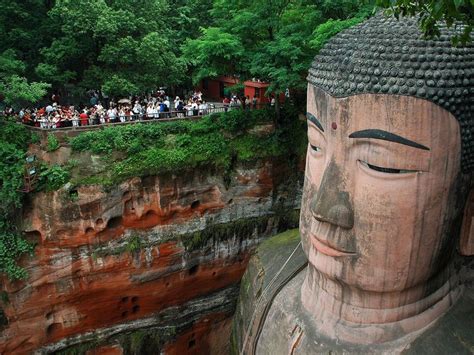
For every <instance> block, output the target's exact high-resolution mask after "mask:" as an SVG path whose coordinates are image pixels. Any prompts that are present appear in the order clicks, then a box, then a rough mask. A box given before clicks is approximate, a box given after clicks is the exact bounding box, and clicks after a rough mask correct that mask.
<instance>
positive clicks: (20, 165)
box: [0, 122, 33, 280]
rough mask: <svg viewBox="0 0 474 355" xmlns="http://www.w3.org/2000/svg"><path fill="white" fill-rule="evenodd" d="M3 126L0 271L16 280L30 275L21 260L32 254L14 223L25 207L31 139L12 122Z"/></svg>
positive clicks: (0, 133)
mask: <svg viewBox="0 0 474 355" xmlns="http://www.w3.org/2000/svg"><path fill="white" fill-rule="evenodd" d="M0 126H1V127H0V200H1V201H2V203H1V204H0V272H3V273H5V274H7V276H8V277H9V278H10V279H12V280H17V279H23V278H25V277H26V276H27V273H26V270H25V269H23V268H22V267H21V266H19V265H18V259H19V258H20V257H21V256H22V255H24V254H27V253H32V252H33V245H32V244H30V243H29V242H28V241H26V240H25V239H24V238H23V236H22V235H21V234H20V233H19V232H18V230H17V228H16V225H15V223H14V221H15V218H14V217H15V212H16V211H18V210H19V209H20V208H21V204H22V197H23V196H22V192H21V190H22V188H23V172H24V161H25V156H26V150H27V148H28V144H29V143H30V141H31V139H32V137H31V134H30V133H29V132H28V131H27V130H26V129H25V128H24V127H23V126H20V125H17V124H14V123H10V122H7V123H5V122H3V123H2V122H0Z"/></svg>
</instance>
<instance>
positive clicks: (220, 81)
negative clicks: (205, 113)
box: [199, 76, 285, 103]
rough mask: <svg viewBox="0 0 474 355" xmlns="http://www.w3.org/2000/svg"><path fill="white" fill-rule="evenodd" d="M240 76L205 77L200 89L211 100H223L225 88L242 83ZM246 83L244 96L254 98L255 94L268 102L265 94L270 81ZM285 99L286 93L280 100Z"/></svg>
mask: <svg viewBox="0 0 474 355" xmlns="http://www.w3.org/2000/svg"><path fill="white" fill-rule="evenodd" d="M240 83H241V82H240V81H239V79H238V78H233V77H230V76H219V77H217V78H213V79H204V80H202V81H201V84H200V85H199V89H200V90H201V91H202V93H203V94H204V96H205V97H207V98H208V99H209V100H217V101H221V100H222V99H223V98H224V89H225V88H226V87H231V86H235V85H238V84H240ZM243 84H244V92H243V94H244V96H248V97H249V98H250V99H252V98H253V97H254V96H256V97H257V102H258V103H268V97H266V96H265V93H266V91H267V88H268V87H269V86H270V84H269V83H264V82H260V81H253V80H247V81H244V82H243ZM284 100H285V95H284V94H281V95H280V102H283V101H284Z"/></svg>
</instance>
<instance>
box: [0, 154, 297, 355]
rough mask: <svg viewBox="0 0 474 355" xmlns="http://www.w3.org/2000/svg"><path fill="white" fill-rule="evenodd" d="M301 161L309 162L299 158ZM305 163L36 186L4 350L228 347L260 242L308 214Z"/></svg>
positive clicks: (9, 289)
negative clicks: (303, 210)
mask: <svg viewBox="0 0 474 355" xmlns="http://www.w3.org/2000/svg"><path fill="white" fill-rule="evenodd" d="M300 166H301V164H300ZM301 185H302V172H301V168H295V164H290V163H289V162H287V161H283V160H280V161H276V160H266V161H259V162H255V163H249V164H247V165H245V166H244V165H240V166H238V167H236V168H235V169H234V170H233V171H232V172H230V173H229V172H226V173H225V174H224V173H223V172H219V171H212V170H206V169H199V170H194V171H188V172H181V173H179V174H176V175H172V174H165V175H160V176H149V177H145V178H135V179H132V180H129V181H126V182H124V183H122V184H121V185H119V186H116V187H114V188H112V189H110V190H104V188H102V187H101V186H97V185H93V186H84V187H79V188H77V189H74V188H71V187H70V186H66V187H65V188H63V189H62V190H60V191H56V192H51V193H38V194H36V195H33V196H32V198H31V199H30V201H28V203H27V204H26V206H25V209H24V211H23V215H24V224H23V229H24V230H25V231H26V232H27V235H28V237H29V238H30V239H31V240H33V241H35V242H36V243H37V244H38V245H37V248H36V253H35V256H33V257H31V258H28V259H25V260H23V262H22V264H23V265H24V266H25V267H26V268H27V270H28V272H29V274H30V277H29V279H28V280H26V281H24V282H16V283H13V284H12V283H8V282H7V281H6V280H4V290H5V291H6V293H5V294H7V295H8V296H7V297H5V298H8V300H4V302H3V311H4V313H5V316H6V319H5V321H4V322H3V323H7V324H5V325H4V326H3V332H2V333H1V335H0V351H1V352H2V353H5V354H8V353H15V354H21V353H31V352H32V351H37V352H38V353H50V352H56V351H61V350H64V349H68V348H69V349H70V348H71V347H73V349H76V350H77V352H78V353H84V352H86V351H89V353H91V354H92V353H94V354H120V353H122V352H124V353H129V352H139V353H150V354H152V353H153V354H156V353H159V352H160V351H162V352H164V353H166V354H182V353H185V352H187V351H195V352H196V353H222V352H226V351H227V350H228V349H227V347H228V339H229V333H230V324H231V321H230V319H231V316H232V314H233V312H234V309H235V303H236V299H237V296H238V287H239V282H240V279H241V276H242V274H243V272H244V270H245V268H246V265H247V261H248V259H249V256H250V253H251V251H252V250H253V249H254V248H255V247H256V246H257V245H258V244H259V243H260V242H261V241H262V240H263V239H264V238H266V237H268V236H271V235H273V234H276V233H277V232H279V231H282V230H285V229H288V228H291V227H294V226H295V224H296V223H297V221H298V215H299V211H298V208H299V205H300V192H301Z"/></svg>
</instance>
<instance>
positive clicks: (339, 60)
mask: <svg viewBox="0 0 474 355" xmlns="http://www.w3.org/2000/svg"><path fill="white" fill-rule="evenodd" d="M440 31H441V35H440V36H439V37H436V38H433V39H430V40H426V39H424V38H423V36H422V34H421V31H420V29H419V28H418V23H417V19H416V18H415V17H413V18H402V19H401V20H400V21H398V20H397V19H395V18H393V17H385V16H383V15H382V14H378V15H376V16H374V17H373V18H371V19H369V20H368V21H365V22H363V23H361V24H359V25H356V26H354V27H352V28H350V29H348V30H346V31H342V32H341V33H339V34H338V35H336V36H334V38H332V39H331V40H330V41H329V42H328V43H327V44H326V45H325V46H324V48H323V49H321V51H320V52H319V53H318V55H317V56H316V58H315V59H314V61H313V64H312V67H311V69H310V70H309V75H308V81H309V82H310V83H311V84H313V85H314V86H316V87H319V88H321V89H323V90H324V91H326V92H327V93H329V94H331V95H332V96H335V97H347V96H351V95H356V94H363V93H371V94H389V95H406V96H413V97H419V98H422V99H426V100H429V101H432V102H434V103H436V104H437V105H439V106H441V107H443V108H445V109H446V110H447V111H449V112H451V113H452V114H453V116H454V117H456V119H457V120H459V123H460V128H461V136H462V164H463V169H464V171H472V169H473V168H474V144H473V142H474V139H473V133H474V120H473V116H474V107H473V102H474V89H473V87H474V79H473V78H474V45H473V44H472V43H469V44H467V45H465V46H457V47H456V46H453V45H452V43H451V38H452V36H453V34H454V30H453V29H448V28H446V26H443V25H441V26H440ZM414 119H416V118H414Z"/></svg>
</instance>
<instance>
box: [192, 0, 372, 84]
mask: <svg viewBox="0 0 474 355" xmlns="http://www.w3.org/2000/svg"><path fill="white" fill-rule="evenodd" d="M371 9H372V6H370V5H365V6H363V5H361V2H360V1H357V0H337V1H332V0H323V1H306V0H297V1H290V0H273V1H268V0H255V1H253V2H251V3H248V2H244V1H242V0H230V1H229V0H216V1H214V7H213V9H212V11H211V16H212V18H213V26H212V27H207V28H204V27H201V29H200V31H201V35H200V36H199V37H198V38H195V39H189V40H187V41H186V42H185V44H184V46H183V54H184V57H185V58H186V60H187V63H188V64H189V65H191V66H192V67H193V69H194V70H193V72H192V73H193V81H194V82H195V83H197V82H199V81H200V80H201V79H203V78H206V77H209V76H217V75H223V74H224V75H239V76H240V77H241V78H242V79H248V78H252V77H254V78H259V79H262V80H265V81H268V82H269V83H270V84H271V85H270V87H269V91H271V92H274V93H281V92H284V91H285V90H286V89H287V88H295V89H302V88H303V87H304V86H305V80H304V77H305V73H306V71H307V69H308V66H309V63H310V62H311V60H312V58H313V57H314V55H315V54H316V51H317V50H318V49H319V48H320V47H321V46H322V44H323V43H324V42H325V41H326V40H327V39H328V38H329V37H330V36H331V35H334V34H336V33H337V32H339V31H340V30H342V29H344V28H346V27H348V25H353V24H355V23H357V22H359V21H362V20H363V19H364V18H365V17H366V16H367V15H368V14H369V13H370V10H371ZM328 21H329V23H327V22H328ZM323 25H324V26H323Z"/></svg>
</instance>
